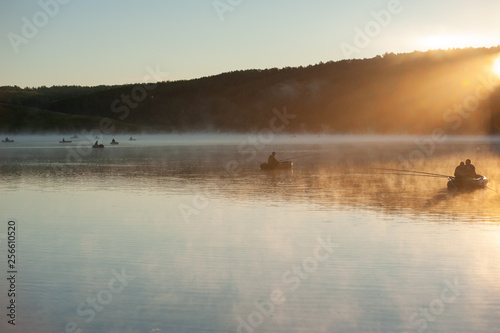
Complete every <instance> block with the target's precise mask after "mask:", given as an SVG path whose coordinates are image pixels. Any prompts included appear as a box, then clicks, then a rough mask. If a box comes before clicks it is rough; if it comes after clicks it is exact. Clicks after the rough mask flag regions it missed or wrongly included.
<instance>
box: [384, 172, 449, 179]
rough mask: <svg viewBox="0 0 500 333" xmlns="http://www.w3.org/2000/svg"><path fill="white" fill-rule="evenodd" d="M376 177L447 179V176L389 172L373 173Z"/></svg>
mask: <svg viewBox="0 0 500 333" xmlns="http://www.w3.org/2000/svg"><path fill="white" fill-rule="evenodd" d="M375 174H376V175H394V176H419V177H430V178H444V177H446V178H448V176H444V175H439V176H438V175H425V174H418V173H390V172H380V173H375Z"/></svg>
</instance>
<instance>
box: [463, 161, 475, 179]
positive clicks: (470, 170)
mask: <svg viewBox="0 0 500 333" xmlns="http://www.w3.org/2000/svg"><path fill="white" fill-rule="evenodd" d="M465 176H466V177H467V178H476V177H477V173H476V167H475V166H474V165H472V164H471V160H469V159H467V160H466V161H465Z"/></svg>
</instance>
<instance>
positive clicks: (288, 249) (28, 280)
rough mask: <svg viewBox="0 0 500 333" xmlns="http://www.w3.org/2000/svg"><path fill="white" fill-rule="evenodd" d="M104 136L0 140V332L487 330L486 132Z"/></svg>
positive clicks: (495, 214) (499, 251) (497, 257)
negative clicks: (268, 167)
mask: <svg viewBox="0 0 500 333" xmlns="http://www.w3.org/2000/svg"><path fill="white" fill-rule="evenodd" d="M115 138H116V140H117V141H119V145H115V146H111V145H109V141H111V137H109V138H106V139H102V138H100V142H102V143H104V144H105V146H106V147H105V148H104V149H91V148H90V146H91V145H92V143H93V142H90V141H87V140H86V139H85V138H82V139H73V140H72V142H71V143H65V144H60V143H59V142H58V141H59V140H62V136H60V135H46V136H42V135H39V136H36V135H19V136H16V137H13V139H14V140H15V142H14V143H2V144H0V220H1V221H2V223H1V224H0V225H1V228H2V229H1V230H0V269H1V272H0V274H1V276H2V278H1V280H0V290H1V295H2V296H1V298H0V300H1V303H2V304H1V305H2V309H4V310H3V312H4V313H3V314H2V316H1V318H2V319H1V322H0V330H1V331H2V332H5V331H8V332H143V333H148V332H246V333H247V332H249V333H251V332H498V327H500V267H499V263H500V205H499V203H500V194H499V193H498V192H497V191H499V190H500V186H498V184H500V182H499V181H498V180H500V138H498V137H465V138H460V137H449V138H447V139H446V140H442V141H441V142H435V141H433V140H432V138H431V137H410V136H354V135H352V136H327V135H280V136H274V137H267V138H266V137H262V136H259V135H236V134H235V135H229V134H227V135H226V134H220V135H206V134H191V135H188V134H182V135H176V134H171V135H137V136H136V137H135V138H136V141H129V140H128V136H125V135H117V136H116V137H115ZM65 139H66V140H70V139H69V136H68V137H65ZM92 139H93V138H92ZM271 151H276V152H277V158H278V159H281V160H286V159H290V160H292V161H293V162H294V166H293V168H292V169H291V170H275V171H260V168H259V164H260V163H262V162H265V161H266V160H267V156H268V155H269V154H270V152H271ZM467 158H470V159H471V160H472V163H473V164H475V166H476V171H477V172H478V173H480V174H483V175H485V176H487V177H488V178H489V180H490V183H489V186H488V187H489V188H488V189H484V190H477V191H473V192H467V193H452V192H448V191H447V189H446V183H447V179H446V177H440V176H438V177H423V176H416V175H398V172H397V171H392V170H382V169H410V170H418V171H423V172H429V173H435V174H439V175H444V176H446V175H450V174H453V171H454V169H455V167H456V166H457V165H458V164H459V162H460V161H464V160H465V159H467ZM9 221H13V222H9ZM9 224H14V226H15V231H16V233H15V255H16V262H15V267H14V270H12V269H10V268H8V266H7V264H8V260H7V255H8V253H7V249H8V247H7V245H8V239H9V238H8V227H9ZM10 271H15V273H8V272H10ZM12 275H14V276H15V279H14V280H15V281H14V280H12V281H10V280H9V277H11V276H12ZM9 288H10V289H12V288H14V289H15V296H12V295H10V296H9V293H8V290H9ZM12 301H14V302H15V303H14V304H15V311H11V310H10V309H8V308H7V307H8V306H9V305H10V302H12ZM9 313H11V314H13V315H14V316H15V326H14V325H12V324H10V323H9V322H8V321H9V320H12V319H10V318H12V317H9V316H7V315H8V314H9Z"/></svg>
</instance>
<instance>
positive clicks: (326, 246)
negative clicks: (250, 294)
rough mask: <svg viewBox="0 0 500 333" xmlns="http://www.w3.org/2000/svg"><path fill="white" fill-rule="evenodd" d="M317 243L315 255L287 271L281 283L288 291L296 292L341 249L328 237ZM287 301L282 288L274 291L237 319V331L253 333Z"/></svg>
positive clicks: (318, 240)
mask: <svg viewBox="0 0 500 333" xmlns="http://www.w3.org/2000/svg"><path fill="white" fill-rule="evenodd" d="M316 241H317V243H318V245H317V246H316V248H315V249H314V251H313V255H311V256H309V257H306V258H305V259H304V260H302V264H301V265H293V266H292V268H291V269H289V270H287V271H285V272H284V273H283V275H282V276H281V282H282V283H283V286H284V287H286V289H288V292H294V291H296V290H297V289H298V288H299V287H300V285H301V283H302V282H303V281H304V280H306V279H308V278H309V277H310V275H311V274H312V273H314V272H316V270H317V269H318V266H319V263H320V262H323V261H326V260H328V259H329V258H330V256H331V255H332V254H333V252H334V251H335V248H338V247H339V245H338V244H335V243H332V241H331V239H330V236H328V237H327V239H326V241H325V240H323V239H322V238H320V237H318V238H317V239H316ZM286 300H287V298H286V293H285V292H284V291H283V289H281V288H277V289H274V290H273V291H272V292H271V294H270V295H269V299H268V300H266V301H257V300H256V301H255V302H253V306H254V311H252V312H250V313H249V314H248V315H247V316H245V317H244V318H243V317H241V316H238V317H237V318H236V320H237V322H238V326H237V328H236V331H237V332H238V333H253V332H254V331H255V329H257V328H258V327H259V326H260V325H262V324H263V323H264V321H265V319H266V318H269V317H271V316H272V315H273V313H274V311H275V309H276V306H278V305H282V304H284V303H285V302H286Z"/></svg>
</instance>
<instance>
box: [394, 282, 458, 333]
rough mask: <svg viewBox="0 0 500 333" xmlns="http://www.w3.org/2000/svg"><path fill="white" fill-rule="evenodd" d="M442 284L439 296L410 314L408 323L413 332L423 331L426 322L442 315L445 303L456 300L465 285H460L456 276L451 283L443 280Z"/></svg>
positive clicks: (407, 332) (420, 332)
mask: <svg viewBox="0 0 500 333" xmlns="http://www.w3.org/2000/svg"><path fill="white" fill-rule="evenodd" d="M444 284H445V285H446V286H445V287H444V288H443V289H442V290H441V293H440V294H439V297H437V298H435V299H433V300H432V301H430V302H429V306H428V307H420V308H419V309H418V311H416V312H413V313H412V314H411V315H410V318H409V319H408V323H409V325H410V327H411V329H412V330H415V332H418V333H423V332H424V331H425V330H426V329H427V327H428V323H429V322H431V323H432V322H434V321H436V319H437V317H438V316H440V315H442V314H443V313H444V311H445V310H446V305H450V304H453V303H454V302H455V301H456V300H457V297H459V296H461V295H462V292H463V290H464V289H466V287H467V286H465V285H460V284H459V283H458V278H456V277H455V279H454V280H453V283H451V282H450V281H448V280H444ZM402 333H410V331H404V332H402Z"/></svg>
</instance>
